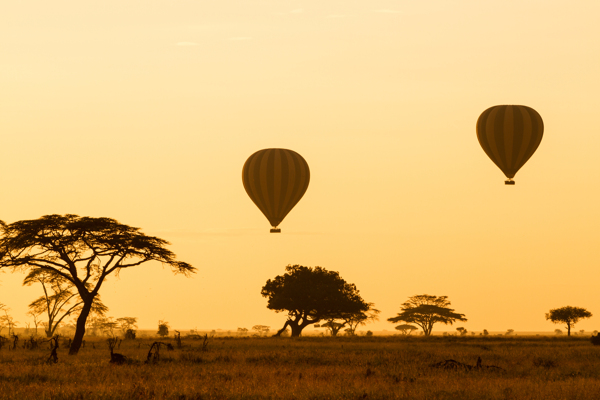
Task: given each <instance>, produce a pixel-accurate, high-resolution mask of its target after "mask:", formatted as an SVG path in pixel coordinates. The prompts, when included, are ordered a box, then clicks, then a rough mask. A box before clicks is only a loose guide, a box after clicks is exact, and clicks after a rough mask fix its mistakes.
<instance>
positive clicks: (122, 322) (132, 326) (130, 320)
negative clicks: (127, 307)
mask: <svg viewBox="0 0 600 400" xmlns="http://www.w3.org/2000/svg"><path fill="white" fill-rule="evenodd" d="M117 324H118V326H119V329H120V330H121V332H122V333H123V337H124V338H125V339H135V332H136V329H137V318H136V317H121V318H117Z"/></svg>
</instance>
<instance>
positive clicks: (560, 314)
mask: <svg viewBox="0 0 600 400" xmlns="http://www.w3.org/2000/svg"><path fill="white" fill-rule="evenodd" d="M591 316H592V313H591V312H589V311H588V310H586V309H585V308H581V307H571V306H566V307H561V308H555V309H553V310H550V312H548V313H546V319H547V320H548V319H549V320H550V321H552V322H554V323H555V324H560V323H563V324H566V325H567V336H571V328H573V327H575V324H576V323H577V322H579V321H580V320H582V319H585V318H590V317H591Z"/></svg>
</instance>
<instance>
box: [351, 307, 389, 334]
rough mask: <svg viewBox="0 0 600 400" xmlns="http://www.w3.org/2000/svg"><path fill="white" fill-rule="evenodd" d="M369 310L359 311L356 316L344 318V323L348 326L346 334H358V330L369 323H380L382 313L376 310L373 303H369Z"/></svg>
mask: <svg viewBox="0 0 600 400" xmlns="http://www.w3.org/2000/svg"><path fill="white" fill-rule="evenodd" d="M368 306H369V308H368V309H367V310H366V311H359V312H357V313H354V314H349V315H348V316H347V317H346V318H344V323H345V324H347V325H348V327H347V328H346V329H345V331H346V333H347V334H348V335H350V336H353V335H355V334H356V329H357V328H358V327H359V326H364V325H366V324H367V323H369V322H376V321H379V314H380V313H381V311H379V310H378V309H376V308H375V307H374V306H375V304H373V303H368Z"/></svg>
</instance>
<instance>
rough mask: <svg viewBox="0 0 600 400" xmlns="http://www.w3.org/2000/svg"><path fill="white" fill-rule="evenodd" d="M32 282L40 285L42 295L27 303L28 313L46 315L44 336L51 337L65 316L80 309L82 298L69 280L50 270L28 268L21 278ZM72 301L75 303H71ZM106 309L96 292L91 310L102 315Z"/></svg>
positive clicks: (31, 283) (28, 282)
mask: <svg viewBox="0 0 600 400" xmlns="http://www.w3.org/2000/svg"><path fill="white" fill-rule="evenodd" d="M34 283H40V284H41V285H42V289H43V290H44V295H43V296H40V297H38V298H37V299H35V300H34V301H32V302H31V304H29V313H30V315H40V314H46V316H47V317H48V322H47V323H46V324H45V325H44V326H45V332H46V337H49V338H51V337H52V336H54V332H55V331H56V328H58V326H59V325H60V324H61V322H63V320H65V318H67V317H69V316H70V315H75V314H76V313H78V312H80V311H81V309H82V308H83V300H81V297H79V293H78V292H77V290H76V289H75V288H74V286H73V285H72V284H71V282H69V281H68V280H66V279H65V278H63V277H62V276H60V275H58V274H55V273H53V272H51V271H47V270H44V269H41V268H36V269H32V270H30V271H29V274H27V276H26V277H25V279H24V280H23V285H24V286H25V285H26V286H31V285H33V284H34ZM72 301H74V302H75V303H74V304H72V303H71V302H72ZM106 311H108V307H106V306H105V305H104V304H103V303H102V301H101V300H100V294H98V295H97V296H96V297H95V298H94V301H93V303H92V310H91V312H93V313H96V314H97V315H100V316H102V315H104V314H105V313H106ZM36 325H37V324H36ZM36 329H37V326H36Z"/></svg>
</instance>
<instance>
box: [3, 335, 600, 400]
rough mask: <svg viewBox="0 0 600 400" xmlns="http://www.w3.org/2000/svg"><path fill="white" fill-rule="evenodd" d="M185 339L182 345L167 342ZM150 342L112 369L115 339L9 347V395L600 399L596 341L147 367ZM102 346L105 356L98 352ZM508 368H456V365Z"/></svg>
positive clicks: (357, 345) (355, 344) (378, 345)
mask: <svg viewBox="0 0 600 400" xmlns="http://www.w3.org/2000/svg"><path fill="white" fill-rule="evenodd" d="M163 341H165V342H169V343H172V344H173V345H175V342H174V341H173V340H172V339H170V340H169V339H167V340H163ZM152 342H153V340H151V339H143V340H130V341H125V340H123V342H122V343H121V345H120V348H119V349H115V352H118V353H121V354H123V355H125V356H126V357H128V358H129V362H128V363H126V364H124V365H113V364H110V363H109V360H110V353H109V349H108V345H107V343H106V340H102V339H97V340H96V341H95V342H92V341H90V340H89V339H88V341H87V345H86V347H85V348H83V349H81V351H80V353H79V354H78V355H77V356H68V355H67V353H68V349H66V348H65V347H64V346H63V347H61V348H59V350H58V358H59V360H58V363H46V362H45V361H46V359H47V358H48V356H49V354H50V350H48V344H45V345H44V348H43V349H40V350H27V349H22V348H17V349H16V350H9V349H8V346H5V347H4V348H3V349H2V350H0V398H2V399H19V400H21V399H280V398H281V399H431V400H434V399H460V400H469V399H540V400H541V399H543V400H551V399H598V398H600V368H599V366H600V346H592V344H591V343H590V341H589V337H572V338H566V337H556V338H555V337H431V338H426V337H408V338H402V337H357V338H347V337H340V338H331V337H303V338H295V339H292V338H214V339H212V340H211V341H210V342H209V344H208V347H207V349H206V351H203V350H202V342H201V341H197V340H185V339H183V347H182V348H181V349H178V348H175V350H173V351H167V350H166V349H161V353H160V360H159V361H158V362H156V363H149V364H146V363H144V361H145V360H146V356H147V353H148V349H149V348H150V344H151V343H152ZM92 343H94V346H95V348H92ZM478 357H481V359H482V361H483V363H482V364H483V366H486V365H495V366H498V367H501V368H502V369H503V370H498V369H486V368H482V369H471V370H466V369H459V370H446V369H442V368H435V367H432V366H431V365H432V364H434V363H437V362H440V361H444V360H447V359H453V360H456V361H459V362H462V363H465V364H470V365H475V363H476V362H477V358H478Z"/></svg>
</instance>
